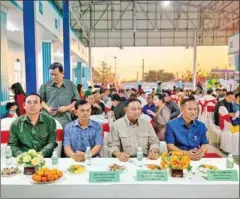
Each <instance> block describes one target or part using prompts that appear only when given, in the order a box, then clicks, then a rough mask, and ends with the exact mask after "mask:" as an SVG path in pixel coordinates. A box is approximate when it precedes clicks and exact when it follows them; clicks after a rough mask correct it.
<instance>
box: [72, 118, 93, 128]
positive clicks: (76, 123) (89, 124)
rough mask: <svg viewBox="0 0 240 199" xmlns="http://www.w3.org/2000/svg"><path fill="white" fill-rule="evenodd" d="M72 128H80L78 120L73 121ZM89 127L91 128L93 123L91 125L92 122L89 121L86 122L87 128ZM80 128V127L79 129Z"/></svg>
mask: <svg viewBox="0 0 240 199" xmlns="http://www.w3.org/2000/svg"><path fill="white" fill-rule="evenodd" d="M73 126H78V127H81V126H80V124H79V122H78V119H76V120H75V121H73ZM90 126H91V127H93V126H94V123H93V121H92V120H89V121H88V126H87V128H88V127H90ZM81 128H82V127H81Z"/></svg>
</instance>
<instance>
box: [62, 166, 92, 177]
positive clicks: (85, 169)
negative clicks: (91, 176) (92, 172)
mask: <svg viewBox="0 0 240 199" xmlns="http://www.w3.org/2000/svg"><path fill="white" fill-rule="evenodd" d="M80 166H83V167H84V171H83V172H81V173H72V172H70V171H68V168H69V167H68V168H67V170H66V173H67V174H70V175H81V174H83V173H85V172H86V171H87V167H86V166H84V165H80Z"/></svg>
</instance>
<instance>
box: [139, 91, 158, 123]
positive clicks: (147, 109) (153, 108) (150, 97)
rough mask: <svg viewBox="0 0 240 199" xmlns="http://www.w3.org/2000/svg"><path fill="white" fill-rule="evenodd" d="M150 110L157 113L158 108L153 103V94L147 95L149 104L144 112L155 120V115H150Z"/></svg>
mask: <svg viewBox="0 0 240 199" xmlns="http://www.w3.org/2000/svg"><path fill="white" fill-rule="evenodd" d="M149 110H150V111H152V112H154V113H155V112H156V106H155V105H154V103H153V96H152V95H151V94H148V95H147V104H146V105H145V106H144V107H143V109H142V112H143V113H144V114H146V115H148V116H150V117H151V118H152V119H153V115H151V114H149Z"/></svg>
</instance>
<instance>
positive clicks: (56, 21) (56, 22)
mask: <svg viewBox="0 0 240 199" xmlns="http://www.w3.org/2000/svg"><path fill="white" fill-rule="evenodd" d="M55 28H56V29H58V20H57V19H55Z"/></svg>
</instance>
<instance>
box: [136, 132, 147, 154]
mask: <svg viewBox="0 0 240 199" xmlns="http://www.w3.org/2000/svg"><path fill="white" fill-rule="evenodd" d="M138 146H139V147H142V150H143V153H144V154H146V153H147V151H148V134H138Z"/></svg>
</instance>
